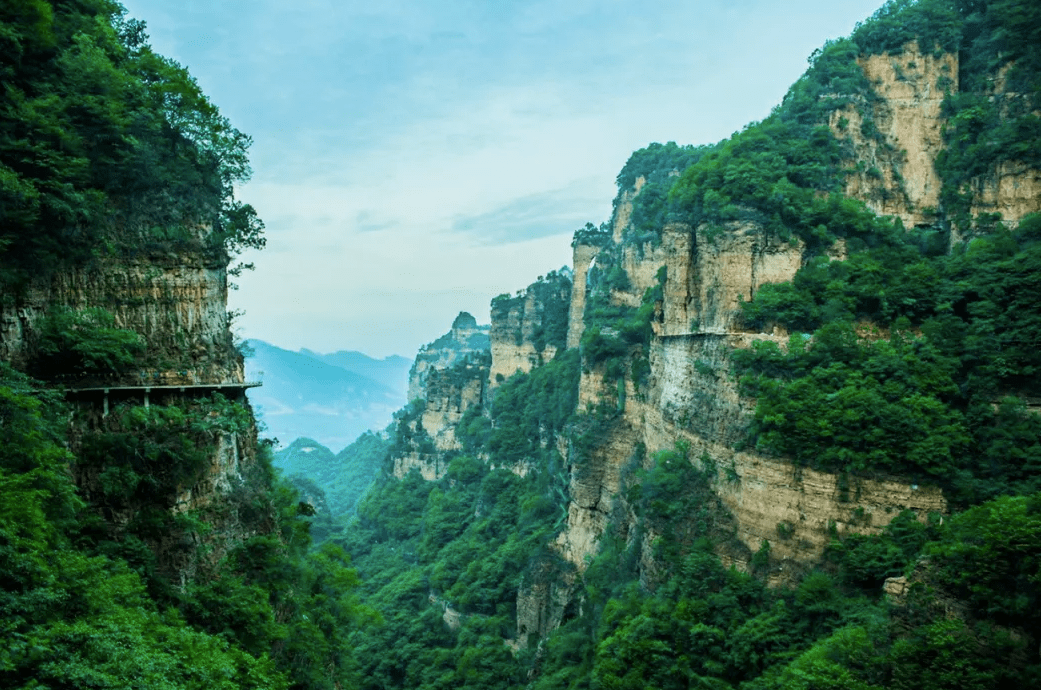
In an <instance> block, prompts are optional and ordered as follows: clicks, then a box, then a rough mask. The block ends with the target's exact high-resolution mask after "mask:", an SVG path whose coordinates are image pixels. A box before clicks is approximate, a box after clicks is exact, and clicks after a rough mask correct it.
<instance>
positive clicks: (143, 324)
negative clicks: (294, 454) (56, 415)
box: [0, 255, 243, 384]
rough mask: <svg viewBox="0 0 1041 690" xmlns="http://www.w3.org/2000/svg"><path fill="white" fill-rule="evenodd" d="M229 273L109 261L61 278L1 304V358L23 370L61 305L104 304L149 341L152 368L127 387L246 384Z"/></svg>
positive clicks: (203, 265) (206, 264) (185, 262)
mask: <svg viewBox="0 0 1041 690" xmlns="http://www.w3.org/2000/svg"><path fill="white" fill-rule="evenodd" d="M227 296H228V287H227V271H226V269H225V266H223V265H216V264H214V263H213V262H212V261H206V260H204V259H203V258H201V257H194V256H191V255H187V256H177V257H169V256H163V257H158V258H151V259H149V258H141V259H136V260H126V261H120V262H115V261H108V262H102V263H100V264H98V265H95V266H90V267H84V268H77V269H72V270H68V271H64V272H60V273H57V274H56V275H55V276H54V277H53V278H52V279H51V280H50V281H48V282H46V283H38V284H34V285H31V286H30V287H29V289H28V290H27V291H26V293H25V294H24V296H22V297H21V298H19V299H11V300H3V301H2V302H0V359H3V360H6V361H8V362H11V363H13V364H15V365H16V366H18V365H22V364H24V363H25V361H26V359H27V358H28V357H30V356H31V348H32V346H33V337H34V335H33V334H34V324H35V323H36V322H37V320H38V319H40V318H41V317H42V316H44V315H45V314H46V313H47V311H48V310H50V309H54V308H68V309H77V310H78V309H86V308H95V307H100V308H103V309H105V310H106V311H108V312H110V313H111V314H112V315H113V316H114V317H115V323H116V326H117V327H118V328H123V329H127V330H131V331H134V332H136V333H138V334H139V335H140V336H141V337H142V338H143V339H144V341H145V343H146V347H147V350H146V354H145V361H146V362H147V363H148V364H149V366H147V370H143V371H139V372H131V373H129V374H128V375H127V376H128V377H129V378H128V380H127V381H126V383H138V382H140V380H141V379H146V380H147V381H148V382H151V383H154V384H174V383H217V382H241V381H242V380H243V367H242V358H241V357H240V356H239V354H238V353H237V351H236V350H235V347H234V345H233V343H232V337H231V333H230V331H229V325H230V324H229V317H228V306H227Z"/></svg>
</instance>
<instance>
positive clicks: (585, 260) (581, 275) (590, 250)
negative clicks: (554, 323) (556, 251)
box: [566, 244, 600, 348]
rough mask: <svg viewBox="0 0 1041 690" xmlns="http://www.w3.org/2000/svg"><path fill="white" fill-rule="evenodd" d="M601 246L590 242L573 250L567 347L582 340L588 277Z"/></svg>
mask: <svg viewBox="0 0 1041 690" xmlns="http://www.w3.org/2000/svg"><path fill="white" fill-rule="evenodd" d="M599 250H600V248H599V247H596V246H593V245H590V244H576V245H575V247H574V252H573V257H574V258H573V262H574V272H575V273H574V281H573V283H572V287H571V303H570V305H569V306H568V328H567V343H566V345H567V347H568V348H573V347H578V343H579V342H580V341H581V340H582V331H583V330H584V328H585V324H584V323H583V321H582V317H583V315H584V314H585V310H586V277H587V276H588V275H589V266H590V264H592V262H593V259H594V258H595V257H596V253H597V252H598V251H599Z"/></svg>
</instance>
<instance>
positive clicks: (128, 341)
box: [29, 308, 145, 383]
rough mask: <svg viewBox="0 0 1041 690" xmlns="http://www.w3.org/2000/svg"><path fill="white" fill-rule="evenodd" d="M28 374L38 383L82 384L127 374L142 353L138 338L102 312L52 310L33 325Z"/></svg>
mask: <svg viewBox="0 0 1041 690" xmlns="http://www.w3.org/2000/svg"><path fill="white" fill-rule="evenodd" d="M36 339H37V342H36V343H35V348H34V349H35V357H34V361H33V362H32V363H31V365H30V367H29V368H30V370H31V371H32V372H33V373H34V374H35V375H36V376H37V377H38V378H40V379H47V380H51V381H67V382H77V383H82V382H84V381H91V380H105V379H111V378H113V377H117V376H119V375H120V374H124V373H127V372H128V371H130V370H131V369H133V368H134V366H135V365H136V364H137V363H138V360H139V357H140V356H141V355H142V354H143V352H144V349H145V347H144V343H143V342H142V340H141V337H140V336H139V335H137V334H136V333H134V332H132V331H127V330H124V329H121V328H116V326H115V318H114V317H113V316H112V314H110V313H108V312H107V311H105V310H103V309H98V308H94V309H86V310H83V311H78V312H77V311H72V310H69V309H53V310H51V311H50V312H49V313H48V314H46V315H45V316H44V317H43V318H41V319H40V320H39V321H38V322H37V323H36Z"/></svg>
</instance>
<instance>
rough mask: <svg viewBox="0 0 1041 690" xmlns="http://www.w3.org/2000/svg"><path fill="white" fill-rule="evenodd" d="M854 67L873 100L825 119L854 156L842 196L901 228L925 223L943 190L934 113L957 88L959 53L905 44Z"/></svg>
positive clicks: (939, 137)
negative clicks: (893, 220)
mask: <svg viewBox="0 0 1041 690" xmlns="http://www.w3.org/2000/svg"><path fill="white" fill-rule="evenodd" d="M857 63H858V64H859V65H860V68H861V69H862V70H864V74H865V75H866V76H867V78H868V80H869V81H870V82H871V85H872V88H873V89H874V92H875V96H876V98H873V99H871V100H870V102H866V103H865V102H861V103H859V104H856V105H855V104H851V105H848V106H846V107H845V108H843V109H841V110H838V111H836V112H834V113H833V114H832V116H831V120H830V122H829V124H830V126H831V128H832V130H833V131H834V132H835V134H836V136H838V137H839V138H840V139H847V140H848V141H849V142H850V144H851V150H852V151H853V152H855V155H854V157H853V158H854V162H855V165H856V167H855V169H854V170H852V171H851V172H850V174H849V175H848V177H847V178H846V189H845V192H846V194H847V195H849V196H852V197H856V198H858V199H862V200H863V201H864V203H866V204H867V205H868V207H869V208H871V209H872V210H874V211H875V212H876V213H879V214H881V215H893V216H898V217H899V218H900V219H901V220H902V221H903V223H904V226H905V227H908V228H911V227H915V226H916V225H932V224H933V223H934V222H935V221H936V209H937V208H938V207H939V204H940V189H941V187H942V186H943V183H942V181H941V179H940V176H939V174H938V173H937V172H936V168H935V166H934V164H933V163H934V161H935V160H936V155H937V154H938V153H939V152H940V151H941V150H942V149H943V132H942V130H943V118H942V116H941V108H942V105H943V99H944V98H945V96H946V94H947V92H957V90H958V56H957V55H956V54H953V53H940V54H939V55H937V54H935V53H933V52H932V51H927V52H922V51H921V50H920V49H919V47H918V42H917V41H912V42H911V43H908V44H907V45H906V46H905V47H904V50H903V51H902V52H901V53H898V54H889V53H886V54H882V55H870V56H867V57H863V58H860V59H858V60H857ZM865 115H866V116H867V119H869V120H870V123H869V124H866V123H865Z"/></svg>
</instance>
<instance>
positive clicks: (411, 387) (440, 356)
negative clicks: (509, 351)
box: [408, 311, 489, 401]
mask: <svg viewBox="0 0 1041 690" xmlns="http://www.w3.org/2000/svg"><path fill="white" fill-rule="evenodd" d="M488 330H489V327H488V326H479V325H478V324H477V319H475V318H474V317H473V316H472V315H471V314H469V313H467V312H465V311H464V312H460V313H459V315H458V316H457V317H455V320H454V321H453V322H452V327H451V329H449V331H448V333H446V334H444V335H443V336H441V337H440V338H438V339H437V340H435V341H434V342H432V343H429V344H427V345H425V346H424V347H423V348H422V349H421V350H420V351H419V353H418V354H417V355H416V361H415V362H414V363H413V365H412V368H411V369H410V370H409V373H408V399H409V400H410V401H411V400H415V399H416V398H422V397H423V395H424V391H425V387H426V381H427V377H428V376H429V375H430V373H431V372H433V371H438V370H441V369H448V368H449V367H452V366H455V364H456V363H458V362H461V361H463V360H464V359H466V358H467V357H468V356H469V355H471V354H473V353H479V352H487V351H488V348H489V338H488Z"/></svg>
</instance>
